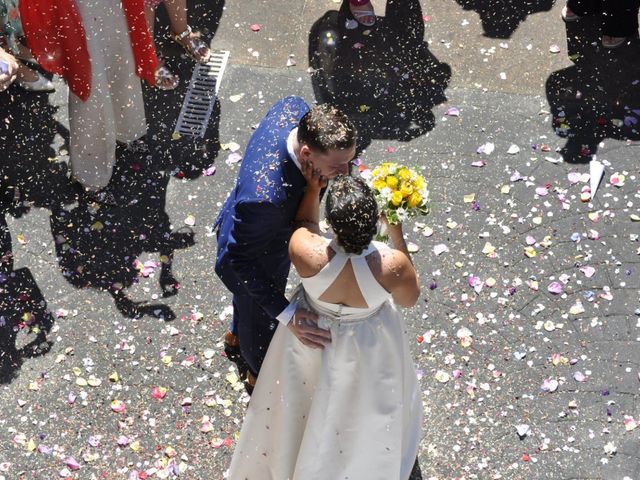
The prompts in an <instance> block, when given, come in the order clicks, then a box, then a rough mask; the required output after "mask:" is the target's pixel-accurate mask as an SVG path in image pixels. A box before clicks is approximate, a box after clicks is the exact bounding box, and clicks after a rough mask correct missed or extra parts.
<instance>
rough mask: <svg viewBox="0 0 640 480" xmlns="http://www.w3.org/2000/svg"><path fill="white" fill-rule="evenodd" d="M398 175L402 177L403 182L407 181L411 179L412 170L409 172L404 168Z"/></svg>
mask: <svg viewBox="0 0 640 480" xmlns="http://www.w3.org/2000/svg"><path fill="white" fill-rule="evenodd" d="M397 175H398V176H399V177H400V179H401V180H404V181H407V180H410V179H411V170H409V169H408V168H406V167H402V168H401V169H400V170H398V173H397Z"/></svg>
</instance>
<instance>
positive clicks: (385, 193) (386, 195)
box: [380, 187, 393, 203]
mask: <svg viewBox="0 0 640 480" xmlns="http://www.w3.org/2000/svg"><path fill="white" fill-rule="evenodd" d="M391 195H393V190H391V189H390V188H389V187H384V188H383V189H382V190H380V198H382V201H383V202H384V203H387V202H388V201H389V200H391Z"/></svg>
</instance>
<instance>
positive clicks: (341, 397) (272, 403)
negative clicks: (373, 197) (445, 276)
mask: <svg viewBox="0 0 640 480" xmlns="http://www.w3.org/2000/svg"><path fill="white" fill-rule="evenodd" d="M330 247H331V248H332V249H333V250H334V251H335V252H336V255H335V256H334V257H333V258H332V259H331V261H330V262H329V263H328V264H327V265H326V266H325V267H324V268H323V269H322V270H321V271H320V272H319V273H318V274H317V275H315V276H313V277H310V278H306V279H303V280H302V286H301V287H302V288H300V287H299V288H298V290H297V291H296V293H295V294H294V298H293V299H292V301H296V302H297V303H298V305H306V306H307V308H310V309H312V310H314V311H316V312H317V313H318V314H319V315H320V320H319V326H320V327H322V328H327V329H330V330H331V338H332V340H331V345H330V346H328V347H326V348H325V349H324V350H317V349H311V348H308V347H306V346H304V345H303V344H302V343H301V342H300V341H299V340H298V339H297V338H296V337H295V336H294V335H293V334H292V333H291V332H290V330H289V329H288V328H287V327H285V326H283V325H280V326H278V329H277V331H276V333H275V335H274V337H273V340H272V341H271V344H270V346H269V350H268V352H267V355H266V358H265V360H264V363H263V365H262V368H261V370H260V376H259V379H258V382H257V385H256V388H255V390H254V392H253V395H252V397H251V402H250V404H249V407H248V410H247V414H246V417H245V420H244V424H243V426H242V431H241V433H240V438H239V439H238V444H237V446H236V449H235V452H234V455H233V459H232V461H231V466H230V469H229V476H228V478H229V479H230V480H347V479H348V480H407V479H408V478H409V476H410V474H411V470H412V468H413V465H414V463H415V460H416V454H417V451H418V444H419V441H420V436H421V434H420V432H421V424H422V401H421V398H420V392H419V390H418V382H417V378H416V374H415V370H414V365H413V362H412V359H411V355H410V351H409V345H408V342H407V339H406V336H405V333H404V330H405V326H404V321H403V318H402V315H401V314H400V312H399V311H398V310H397V309H396V306H395V305H394V304H393V303H392V299H391V294H390V293H389V292H387V291H386V290H385V289H384V288H383V287H382V286H381V285H380V284H379V283H378V282H377V281H376V280H375V278H374V276H373V274H372V273H371V270H370V269H369V266H368V264H367V260H366V256H367V255H369V254H371V253H373V252H374V251H375V250H376V249H383V248H388V247H387V246H386V245H384V244H381V243H378V242H373V243H372V244H371V245H370V246H369V248H368V249H367V250H365V251H364V252H363V253H362V254H360V255H353V254H347V253H345V252H344V251H343V250H342V249H341V248H340V246H339V245H337V243H336V242H335V241H333V242H331V243H330ZM348 261H351V263H352V266H353V271H354V274H355V276H356V279H357V282H358V286H359V288H360V290H361V292H362V295H363V297H364V299H365V300H366V303H367V305H369V308H352V307H347V306H343V305H336V304H332V303H326V302H323V301H321V300H319V297H321V295H322V293H323V292H324V291H325V290H326V289H327V288H328V287H329V286H330V285H331V284H332V283H333V281H334V280H335V278H336V277H337V276H338V274H339V273H340V272H341V271H342V269H343V267H344V266H345V265H346V262H348Z"/></svg>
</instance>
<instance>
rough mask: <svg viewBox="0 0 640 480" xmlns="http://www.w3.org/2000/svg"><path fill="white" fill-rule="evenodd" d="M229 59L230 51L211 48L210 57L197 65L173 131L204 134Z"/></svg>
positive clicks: (183, 133)
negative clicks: (205, 61)
mask: <svg viewBox="0 0 640 480" xmlns="http://www.w3.org/2000/svg"><path fill="white" fill-rule="evenodd" d="M228 61H229V52H228V51H226V50H211V57H209V61H208V62H207V63H199V64H197V65H196V68H195V69H194V70H193V75H191V81H190V82H189V87H188V88H187V93H186V95H185V97H184V103H183V104H182V109H181V110H180V115H179V116H178V121H177V123H176V128H175V131H174V133H178V134H180V135H191V136H193V137H201V138H202V137H204V134H205V132H206V130H207V125H208V123H209V118H210V117H211V111H212V110H213V105H214V103H215V101H216V96H217V95H218V90H219V89H220V81H221V80H222V74H223V73H224V69H225V68H226V66H227V62H228Z"/></svg>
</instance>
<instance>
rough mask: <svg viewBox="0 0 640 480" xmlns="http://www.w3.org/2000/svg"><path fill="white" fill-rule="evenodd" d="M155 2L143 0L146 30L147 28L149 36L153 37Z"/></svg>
mask: <svg viewBox="0 0 640 480" xmlns="http://www.w3.org/2000/svg"><path fill="white" fill-rule="evenodd" d="M156 6H157V3H156V2H152V1H145V2H144V18H145V20H146V21H147V30H149V34H150V35H151V38H153V32H154V30H155V25H156Z"/></svg>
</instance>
